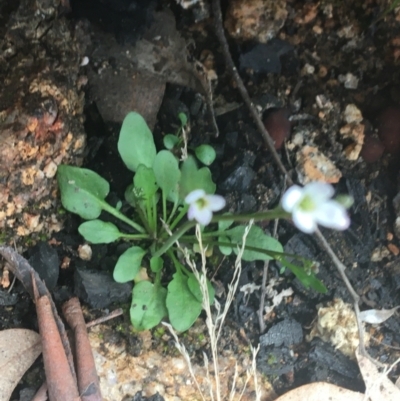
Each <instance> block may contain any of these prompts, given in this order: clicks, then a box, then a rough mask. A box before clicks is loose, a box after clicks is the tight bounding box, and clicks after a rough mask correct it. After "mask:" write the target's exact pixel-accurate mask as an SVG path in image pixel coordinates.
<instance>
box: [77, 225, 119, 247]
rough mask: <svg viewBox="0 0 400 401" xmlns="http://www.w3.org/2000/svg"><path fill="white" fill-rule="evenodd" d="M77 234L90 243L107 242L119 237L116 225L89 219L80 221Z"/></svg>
mask: <svg viewBox="0 0 400 401" xmlns="http://www.w3.org/2000/svg"><path fill="white" fill-rule="evenodd" d="M78 231H79V234H81V235H82V237H83V238H85V240H86V241H89V242H91V243H92V244H109V243H110V242H114V241H116V240H117V239H118V238H120V237H121V235H122V234H121V233H120V231H119V230H118V227H117V226H116V225H115V224H112V223H106V222H104V221H101V220H90V221H85V222H84V223H82V224H81V225H80V226H79V228H78Z"/></svg>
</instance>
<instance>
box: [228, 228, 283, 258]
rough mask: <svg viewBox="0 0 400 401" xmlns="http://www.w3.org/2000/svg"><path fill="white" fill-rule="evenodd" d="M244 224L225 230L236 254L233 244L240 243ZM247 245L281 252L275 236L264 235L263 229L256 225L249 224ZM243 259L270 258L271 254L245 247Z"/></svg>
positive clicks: (281, 248) (280, 245)
mask: <svg viewBox="0 0 400 401" xmlns="http://www.w3.org/2000/svg"><path fill="white" fill-rule="evenodd" d="M245 229H246V226H244V225H241V226H237V227H234V228H231V229H229V230H227V231H225V234H226V236H228V237H229V239H230V240H231V242H232V244H233V245H234V248H233V251H234V252H235V253H236V254H237V253H238V250H237V247H236V246H235V245H236V244H242V242H243V234H244V231H245ZM246 246H247V247H255V248H260V249H265V250H267V251H274V252H283V247H282V244H281V243H280V242H279V241H277V240H276V239H275V238H273V237H271V236H269V235H266V234H265V233H264V231H263V230H262V229H261V228H260V227H258V226H251V228H250V231H249V233H248V234H247V238H246ZM242 258H243V260H246V261H248V262H251V261H253V260H271V259H273V258H272V256H269V255H267V254H265V253H262V252H258V251H254V250H248V249H245V251H244V252H243V256H242Z"/></svg>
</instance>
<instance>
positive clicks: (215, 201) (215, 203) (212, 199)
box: [204, 195, 226, 212]
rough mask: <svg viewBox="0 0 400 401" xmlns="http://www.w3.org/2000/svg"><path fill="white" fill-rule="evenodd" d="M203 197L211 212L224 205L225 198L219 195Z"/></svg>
mask: <svg viewBox="0 0 400 401" xmlns="http://www.w3.org/2000/svg"><path fill="white" fill-rule="evenodd" d="M204 199H205V200H206V201H207V208H208V209H210V210H212V211H213V212H217V211H218V210H221V209H223V208H224V207H225V205H226V200H225V198H224V197H223V196H221V195H206V196H205V197H204Z"/></svg>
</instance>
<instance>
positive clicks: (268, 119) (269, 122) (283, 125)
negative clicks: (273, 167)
mask: <svg viewBox="0 0 400 401" xmlns="http://www.w3.org/2000/svg"><path fill="white" fill-rule="evenodd" d="M289 116H290V112H289V110H288V109H286V108H272V109H268V110H267V111H266V112H265V114H264V119H263V121H264V126H265V128H266V130H267V131H268V133H269V134H270V136H271V138H272V139H273V141H274V143H275V149H280V148H281V147H282V145H283V142H284V141H285V139H288V138H289V137H290V133H291V122H290V121H289Z"/></svg>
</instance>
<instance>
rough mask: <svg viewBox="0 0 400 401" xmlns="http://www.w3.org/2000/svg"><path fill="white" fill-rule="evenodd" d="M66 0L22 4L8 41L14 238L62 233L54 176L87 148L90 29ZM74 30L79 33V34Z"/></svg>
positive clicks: (6, 105) (8, 175)
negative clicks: (85, 64)
mask: <svg viewBox="0 0 400 401" xmlns="http://www.w3.org/2000/svg"><path fill="white" fill-rule="evenodd" d="M59 6H60V0H50V1H46V2H43V1H34V2H32V1H30V0H22V1H20V2H19V6H18V8H17V10H16V11H15V12H14V13H13V14H11V15H10V16H9V18H8V24H7V28H6V30H5V35H4V36H3V35H2V36H1V37H2V39H0V49H2V50H1V51H0V81H1V82H2V90H1V91H0V229H1V230H2V233H3V235H5V240H6V242H11V240H13V239H14V240H15V241H16V242H17V243H21V242H22V241H24V237H26V236H28V235H29V236H30V238H29V239H30V240H34V239H35V237H36V236H38V235H39V233H45V234H48V233H51V232H52V231H58V230H59V229H60V228H61V226H62V221H60V219H59V218H58V216H57V212H56V211H57V208H58V207H59V202H58V200H57V196H56V190H57V183H56V180H55V178H54V176H55V174H56V171H57V166H58V165H59V164H60V163H68V164H80V163H81V162H82V158H83V150H84V146H85V134H84V130H83V117H82V112H83V104H84V95H83V92H82V91H81V89H80V87H79V79H80V78H79V65H80V61H81V58H82V57H83V51H84V47H85V46H84V42H85V40H84V34H83V32H82V30H81V29H80V28H79V26H77V27H75V28H74V29H71V28H72V27H71V26H70V25H69V22H67V21H66V19H64V18H59V16H58V7H59ZM72 32H73V33H72Z"/></svg>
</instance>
